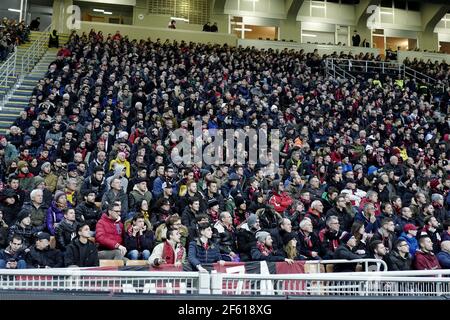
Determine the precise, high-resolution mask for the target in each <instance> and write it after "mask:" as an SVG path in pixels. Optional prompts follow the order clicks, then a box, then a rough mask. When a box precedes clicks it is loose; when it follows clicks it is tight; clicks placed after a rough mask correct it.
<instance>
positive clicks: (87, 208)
mask: <svg viewBox="0 0 450 320" xmlns="http://www.w3.org/2000/svg"><path fill="white" fill-rule="evenodd" d="M75 214H76V216H77V221H78V222H80V223H81V222H86V223H87V224H88V225H89V228H90V229H91V231H95V226H96V224H97V222H98V220H100V218H101V216H102V212H101V211H100V210H99V209H98V208H97V206H96V205H95V203H88V202H86V201H84V202H82V203H80V204H79V205H78V206H77V207H76V209H75Z"/></svg>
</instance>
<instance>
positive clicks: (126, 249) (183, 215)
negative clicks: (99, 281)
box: [0, 30, 450, 271]
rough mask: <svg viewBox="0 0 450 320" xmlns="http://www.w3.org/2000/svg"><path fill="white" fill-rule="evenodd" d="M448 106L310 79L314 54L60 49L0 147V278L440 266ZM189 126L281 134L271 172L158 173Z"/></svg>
mask: <svg viewBox="0 0 450 320" xmlns="http://www.w3.org/2000/svg"><path fill="white" fill-rule="evenodd" d="M436 68H437V67H436ZM449 101H450V88H449V87H448V85H445V84H444V83H443V84H441V85H437V86H434V87H427V85H426V84H425V83H417V82H416V81H415V80H411V79H392V78H390V77H384V78H379V77H377V76H376V77H375V78H373V79H372V78H371V79H365V78H363V77H358V78H356V79H352V80H348V81H347V80H340V79H334V78H331V77H327V76H326V75H325V72H324V66H323V57H321V56H319V55H318V53H317V52H311V53H305V52H303V51H288V50H284V51H281V52H275V51H272V50H256V49H253V48H234V47H229V46H226V45H223V46H219V45H210V44H208V45H207V44H195V43H186V42H181V43H177V42H173V43H170V42H169V41H166V42H161V41H160V40H159V39H158V40H156V41H151V40H150V39H148V40H140V41H137V40H130V39H128V38H127V37H123V36H122V35H121V34H120V32H117V33H116V34H115V35H108V36H106V37H105V36H103V34H102V33H101V32H98V33H97V32H95V31H94V30H92V31H91V32H90V33H89V34H82V35H79V34H77V33H72V34H71V36H70V38H69V42H68V43H67V44H66V45H64V47H63V48H62V49H60V50H59V52H58V54H57V57H56V59H55V61H54V62H52V63H51V64H50V66H49V70H48V72H47V74H46V75H45V77H44V78H43V79H41V80H40V81H39V82H38V83H37V85H36V88H35V89H34V91H33V96H32V97H31V98H30V102H29V104H28V106H27V107H26V108H25V110H24V111H22V112H21V115H20V117H19V118H17V120H16V121H15V122H14V124H13V126H11V128H10V132H9V133H8V134H7V135H6V136H0V175H1V177H0V178H1V181H2V185H1V186H0V189H1V192H0V203H1V207H0V225H1V227H0V247H1V248H2V250H1V251H0V267H4V268H26V267H28V268H36V267H62V266H73V265H76V266H80V267H84V266H96V265H98V264H99V259H117V260H126V259H141V260H148V261H149V263H150V264H151V265H153V266H158V265H161V264H175V265H179V266H181V265H183V266H185V269H194V270H202V269H203V268H204V267H203V266H202V265H203V264H205V263H212V262H218V261H252V260H253V261H255V260H256V261H258V260H267V261H286V262H287V263H289V264H290V263H292V262H293V261H295V260H320V259H348V260H354V259H360V258H377V259H383V260H385V261H386V263H387V265H388V268H389V270H409V269H419V270H422V269H437V268H449V266H450V263H449V261H450V193H449V190H450V175H449V173H450V165H449V162H448V161H449V158H450V150H449V147H450V145H449V134H450V113H449V106H450V102H449ZM195 120H197V121H201V122H202V127H203V139H204V141H208V139H211V137H210V135H211V134H212V133H213V132H214V131H215V130H218V129H243V130H244V131H248V130H249V129H251V128H257V129H262V130H265V131H266V132H267V133H268V134H269V133H270V130H271V129H280V131H281V137H280V144H279V145H278V146H271V147H272V148H273V150H277V149H278V150H279V153H280V162H279V163H274V162H273V161H272V162H270V163H269V164H268V165H265V164H264V165H263V164H261V163H258V164H256V165H254V164H248V159H249V154H248V152H244V151H243V150H242V148H241V149H239V148H237V150H235V152H243V153H244V155H245V158H246V160H247V161H245V162H244V163H236V161H232V162H231V163H216V164H213V165H205V164H202V163H201V162H200V163H194V164H190V165H187V164H185V163H183V162H182V161H175V160H174V159H172V157H171V156H170V155H171V151H172V150H173V149H174V148H176V145H177V143H178V142H179V141H178V140H177V138H176V137H174V136H173V135H172V132H173V130H174V129H177V128H182V129H183V130H186V138H187V139H189V137H190V134H189V131H190V129H192V128H193V124H194V121H195ZM199 147H200V148H201V147H202V146H199ZM241 147H242V146H241ZM239 150H240V151H239ZM178 160H179V159H178ZM266 160H267V159H266ZM269 160H270V159H269ZM269 169H270V170H269ZM354 269H355V265H354V264H351V263H349V264H336V265H335V271H352V270H354Z"/></svg>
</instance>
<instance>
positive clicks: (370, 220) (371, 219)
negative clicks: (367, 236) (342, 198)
mask: <svg viewBox="0 0 450 320" xmlns="http://www.w3.org/2000/svg"><path fill="white" fill-rule="evenodd" d="M355 221H361V222H362V223H363V224H364V228H365V230H366V232H367V233H371V234H374V233H375V232H376V231H377V224H376V222H377V217H376V215H375V206H374V205H373V203H370V202H369V203H366V204H365V205H364V208H363V210H362V211H361V212H358V213H357V214H356V216H355Z"/></svg>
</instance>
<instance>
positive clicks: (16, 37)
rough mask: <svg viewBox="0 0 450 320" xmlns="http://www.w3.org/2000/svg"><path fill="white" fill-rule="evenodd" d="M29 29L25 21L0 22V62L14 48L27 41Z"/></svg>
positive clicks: (9, 20) (3, 20)
mask: <svg viewBox="0 0 450 320" xmlns="http://www.w3.org/2000/svg"><path fill="white" fill-rule="evenodd" d="M29 36H30V29H29V28H28V26H27V25H26V24H25V21H21V22H20V23H18V22H17V21H16V20H14V19H8V18H6V17H5V18H3V19H2V20H1V22H0V62H1V61H4V60H6V58H7V57H8V55H9V54H10V53H12V52H14V48H15V47H16V46H19V45H21V44H24V43H25V42H28V41H29Z"/></svg>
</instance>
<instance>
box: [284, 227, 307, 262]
mask: <svg viewBox="0 0 450 320" xmlns="http://www.w3.org/2000/svg"><path fill="white" fill-rule="evenodd" d="M297 242H298V241H297V236H296V235H295V234H294V233H293V232H289V233H285V234H284V235H283V250H284V254H285V256H286V258H287V259H290V260H306V257H305V256H302V255H300V254H299V253H298V251H297Z"/></svg>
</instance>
